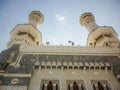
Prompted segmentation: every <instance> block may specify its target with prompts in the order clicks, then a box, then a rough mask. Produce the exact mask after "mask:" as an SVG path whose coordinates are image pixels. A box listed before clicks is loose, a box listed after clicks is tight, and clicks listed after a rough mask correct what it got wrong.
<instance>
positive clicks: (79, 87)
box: [40, 80, 111, 90]
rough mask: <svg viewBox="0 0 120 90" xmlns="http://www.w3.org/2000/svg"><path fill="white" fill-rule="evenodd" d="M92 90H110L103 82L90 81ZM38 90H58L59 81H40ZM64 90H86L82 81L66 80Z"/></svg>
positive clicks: (105, 82)
mask: <svg viewBox="0 0 120 90" xmlns="http://www.w3.org/2000/svg"><path fill="white" fill-rule="evenodd" d="M91 85H92V87H93V90H111V88H110V85H109V83H108V82H107V81H105V80H100V81H97V80H91ZM40 90H60V83H59V80H42V82H41V85H40ZM66 90H86V87H85V83H84V81H83V80H67V81H66Z"/></svg>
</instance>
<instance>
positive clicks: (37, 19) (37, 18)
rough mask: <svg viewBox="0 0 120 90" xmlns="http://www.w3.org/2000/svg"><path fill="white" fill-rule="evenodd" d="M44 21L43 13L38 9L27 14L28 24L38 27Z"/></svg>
mask: <svg viewBox="0 0 120 90" xmlns="http://www.w3.org/2000/svg"><path fill="white" fill-rule="evenodd" d="M43 21H44V15H43V14H42V13H41V12H40V11H32V12H31V13H30V14H29V22H28V23H29V24H32V25H33V26H35V27H36V28H38V27H39V26H40V25H41V24H42V23H43Z"/></svg>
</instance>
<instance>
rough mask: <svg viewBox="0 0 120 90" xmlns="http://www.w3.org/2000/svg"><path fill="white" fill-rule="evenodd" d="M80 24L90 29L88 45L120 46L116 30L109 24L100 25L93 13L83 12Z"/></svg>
mask: <svg viewBox="0 0 120 90" xmlns="http://www.w3.org/2000/svg"><path fill="white" fill-rule="evenodd" d="M80 24H81V25H82V26H84V27H86V28H87V30H88V31H89V35H88V39H87V46H88V47H91V46H92V47H96V46H97V47H120V41H119V39H118V35H117V33H116V32H115V30H114V29H113V28H112V27H108V26H98V25H97V24H96V23H95V19H94V16H93V14H92V13H90V12H86V13H84V14H82V15H81V16H80Z"/></svg>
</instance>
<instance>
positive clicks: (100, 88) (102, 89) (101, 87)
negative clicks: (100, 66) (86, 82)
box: [98, 81, 104, 90]
mask: <svg viewBox="0 0 120 90" xmlns="http://www.w3.org/2000/svg"><path fill="white" fill-rule="evenodd" d="M98 90H104V87H103V85H102V84H101V83H100V82H99V81H98Z"/></svg>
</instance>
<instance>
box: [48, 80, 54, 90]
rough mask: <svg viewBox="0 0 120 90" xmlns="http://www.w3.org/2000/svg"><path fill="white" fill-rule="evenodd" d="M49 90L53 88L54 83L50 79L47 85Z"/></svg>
mask: <svg viewBox="0 0 120 90" xmlns="http://www.w3.org/2000/svg"><path fill="white" fill-rule="evenodd" d="M47 90H53V83H52V81H49V83H48V85H47Z"/></svg>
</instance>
